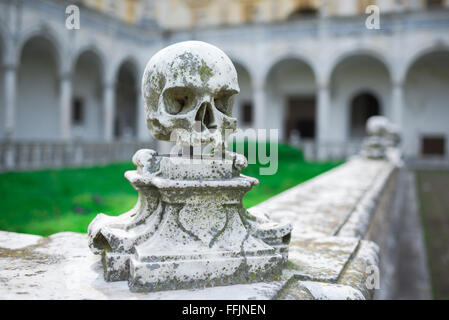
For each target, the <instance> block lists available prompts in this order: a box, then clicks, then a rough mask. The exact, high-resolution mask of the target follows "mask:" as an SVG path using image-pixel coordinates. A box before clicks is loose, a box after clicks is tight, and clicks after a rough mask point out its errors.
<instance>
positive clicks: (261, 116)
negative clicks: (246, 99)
mask: <svg viewBox="0 0 449 320" xmlns="http://www.w3.org/2000/svg"><path fill="white" fill-rule="evenodd" d="M253 90H254V92H253V101H254V102H253V103H254V109H253V116H254V119H253V124H254V125H253V127H254V128H256V129H266V128H265V127H266V126H265V117H267V116H268V115H267V114H266V112H265V100H266V99H267V96H266V94H265V90H264V83H263V81H256V82H255V85H254V89H253Z"/></svg>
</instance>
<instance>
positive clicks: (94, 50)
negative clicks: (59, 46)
mask: <svg viewBox="0 0 449 320" xmlns="http://www.w3.org/2000/svg"><path fill="white" fill-rule="evenodd" d="M86 52H90V53H91V54H92V55H93V56H95V58H96V60H97V61H98V67H99V69H100V71H101V81H102V83H104V82H105V81H106V70H107V64H108V63H107V57H106V55H105V54H104V53H103V51H101V50H100V49H99V48H98V47H97V46H96V45H93V44H87V45H83V46H81V47H80V48H79V49H78V50H77V52H76V54H75V55H74V58H73V59H72V61H71V65H70V70H72V71H74V70H75V66H76V63H77V62H78V61H79V58H80V57H81V55H83V54H85V53H86Z"/></svg>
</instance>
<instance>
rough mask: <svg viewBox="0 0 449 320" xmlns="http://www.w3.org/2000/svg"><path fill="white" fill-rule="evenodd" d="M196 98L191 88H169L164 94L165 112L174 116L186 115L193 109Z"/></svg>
mask: <svg viewBox="0 0 449 320" xmlns="http://www.w3.org/2000/svg"><path fill="white" fill-rule="evenodd" d="M194 97H195V95H194V93H193V92H192V90H190V89H189V88H181V87H175V88H169V89H167V90H165V92H164V103H165V111H166V112H168V113H169V114H172V115H175V114H180V113H181V114H182V113H186V112H188V111H189V110H190V109H191V108H192V106H193V102H194V101H193V100H194V99H193V98H194Z"/></svg>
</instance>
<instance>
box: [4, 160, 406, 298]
mask: <svg viewBox="0 0 449 320" xmlns="http://www.w3.org/2000/svg"><path fill="white" fill-rule="evenodd" d="M397 172H398V170H397V169H396V168H395V167H394V166H393V165H392V164H391V163H389V162H387V161H381V160H377V161H376V160H366V159H362V158H359V157H354V158H352V159H350V160H349V161H348V162H347V163H345V164H343V165H341V166H340V167H338V168H336V169H334V170H331V171H329V172H327V173H325V174H323V175H320V176H318V177H316V178H315V179H312V180H310V181H308V182H306V183H304V184H301V185H299V186H298V187H295V188H292V189H290V190H287V191H286V192H284V193H282V194H280V195H278V196H275V197H273V198H271V199H269V200H268V201H265V202H263V203H261V204H259V205H257V206H256V207H253V208H252V209H250V211H251V212H256V211H259V212H260V211H263V212H265V213H267V214H268V215H269V216H270V217H271V218H272V219H273V220H275V221H277V222H290V223H291V224H292V225H293V232H292V235H291V237H292V238H291V245H290V249H289V262H288V266H287V269H286V270H284V272H283V275H282V278H281V279H279V281H274V282H265V283H256V284H244V285H233V286H224V287H213V288H204V289H195V290H176V291H162V292H154V293H133V292H130V291H129V289H128V285H127V283H126V282H125V281H119V282H113V283H108V282H105V281H104V279H103V270H102V266H101V263H100V257H98V256H94V255H93V254H92V253H91V252H90V251H89V249H88V246H87V236H86V235H85V234H76V233H59V234H55V235H52V236H50V237H48V238H42V237H39V236H32V235H24V234H16V233H9V232H0V266H1V267H0V283H1V285H0V298H2V299H5V298H6V299H23V298H25V299H34V298H40V299H45V298H50V299H68V298H70V299H82V298H83V299H84V298H89V299H136V298H142V299H186V298H189V299H208V298H210V297H214V299H254V298H256V299H372V298H373V297H374V296H375V295H376V297H380V298H382V297H390V298H391V294H390V293H389V291H390V292H391V291H392V290H393V286H394V281H393V280H392V279H393V276H394V272H392V270H393V271H394V267H395V266H394V263H393V262H394V259H392V257H393V256H394V253H395V248H394V241H392V236H394V235H395V234H397V229H398V226H397V223H398V219H397V217H398V213H397V210H396V211H395V206H396V208H397V206H398V204H397V203H396V202H397V201H398V200H397V199H398V198H397V197H396V193H395V190H396V187H397V180H398V179H397V177H398V174H397ZM393 240H394V239H393ZM392 244H393V245H392ZM379 268H380V278H379V284H380V290H378V291H376V290H375V288H373V286H369V285H368V286H367V283H368V284H372V285H374V287H375V286H376V284H377V283H376V277H375V276H376V273H377V271H378V270H379Z"/></svg>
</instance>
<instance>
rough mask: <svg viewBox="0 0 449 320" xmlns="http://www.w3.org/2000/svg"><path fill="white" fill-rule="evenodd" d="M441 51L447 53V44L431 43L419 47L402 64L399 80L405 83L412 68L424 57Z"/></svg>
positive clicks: (448, 45) (448, 48)
mask: <svg viewBox="0 0 449 320" xmlns="http://www.w3.org/2000/svg"><path fill="white" fill-rule="evenodd" d="M443 51H449V44H448V43H444V42H440V43H436V44H435V42H432V43H430V44H428V45H425V46H421V47H420V48H419V49H417V50H416V51H415V52H413V53H412V54H411V55H409V57H408V59H407V60H406V61H405V63H404V64H403V68H402V73H401V74H400V76H399V79H400V80H402V81H405V80H406V78H407V75H408V73H409V71H410V69H411V68H412V66H413V65H414V64H415V63H416V62H417V61H419V60H420V59H421V58H422V57H425V56H427V55H428V54H431V53H433V52H443Z"/></svg>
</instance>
